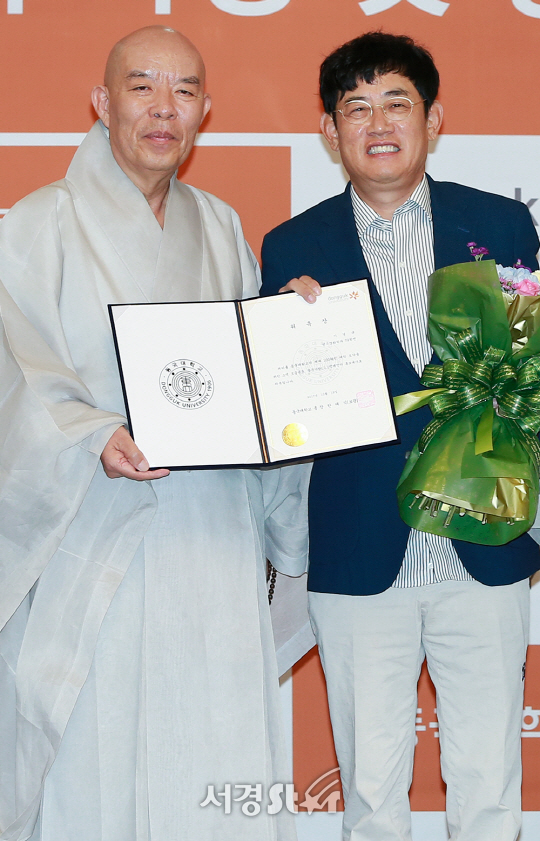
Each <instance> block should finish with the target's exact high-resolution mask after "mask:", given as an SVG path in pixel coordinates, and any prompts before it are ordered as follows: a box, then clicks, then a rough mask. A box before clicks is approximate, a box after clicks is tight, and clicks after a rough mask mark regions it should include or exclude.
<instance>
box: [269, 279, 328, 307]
mask: <svg viewBox="0 0 540 841" xmlns="http://www.w3.org/2000/svg"><path fill="white" fill-rule="evenodd" d="M279 291H280V292H297V293H298V294H299V295H301V296H302V298H303V299H304V301H307V302H308V304H314V303H315V301H316V300H317V298H318V297H319V295H320V294H321V292H322V289H321V285H320V283H317V281H316V280H314V279H313V278H312V277H309V275H307V274H303V275H302V276H301V277H293V279H292V280H289V282H288V284H287V285H286V286H282V287H281V289H280V290H279Z"/></svg>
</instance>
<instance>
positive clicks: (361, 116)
mask: <svg viewBox="0 0 540 841" xmlns="http://www.w3.org/2000/svg"><path fill="white" fill-rule="evenodd" d="M413 105H414V103H412V102H411V100H410V99H405V97H396V98H395V99H389V100H388V101H387V102H385V103H384V104H383V105H375V106H374V107H375V108H382V110H383V111H384V114H385V117H386V119H387V120H394V121H397V120H403V119H406V118H407V117H408V116H410V114H411V111H412V109H413ZM341 113H342V114H343V116H344V118H345V119H346V120H348V121H349V122H350V123H365V122H366V121H367V120H369V119H371V115H372V113H373V110H372V107H371V105H370V104H369V103H368V102H363V101H362V100H357V101H356V102H354V101H353V102H348V103H347V104H346V105H344V106H343V108H342V109H341Z"/></svg>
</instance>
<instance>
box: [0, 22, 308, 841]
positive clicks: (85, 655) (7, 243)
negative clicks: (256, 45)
mask: <svg viewBox="0 0 540 841" xmlns="http://www.w3.org/2000/svg"><path fill="white" fill-rule="evenodd" d="M92 101H93V103H94V107H95V109H96V111H97V114H98V116H99V118H100V119H99V121H98V122H96V124H95V125H94V126H93V128H92V129H91V131H90V132H89V134H88V135H87V137H86V138H85V140H84V141H83V143H82V145H81V147H80V148H79V150H78V151H77V152H76V154H75V157H74V158H73V161H72V163H71V165H70V167H69V169H68V172H67V175H66V178H65V179H63V180H62V181H58V182H56V183H54V184H51V185H49V186H48V187H44V188H42V189H41V190H38V191H37V192H35V193H33V194H31V195H30V196H28V197H26V198H25V199H23V200H22V201H21V202H19V203H18V204H17V205H16V206H15V207H13V208H12V210H11V211H10V212H9V214H8V215H7V217H6V218H5V219H4V220H3V222H2V223H1V225H0V279H1V280H2V283H3V285H2V286H0V309H1V312H2V316H3V325H4V331H5V335H4V341H3V344H2V345H1V354H2V355H1V357H0V362H1V373H2V382H3V388H2V395H3V399H2V403H1V405H0V430H1V435H2V447H1V451H2V459H3V461H2V467H1V471H0V520H1V522H2V533H1V536H0V563H1V564H2V568H1V578H0V592H1V596H0V608H1V614H0V625H1V626H3V631H2V632H1V634H0V693H1V694H0V709H1V711H2V714H1V717H0V838H1V839H2V841H24V839H29V838H31V839H32V841H150V839H151V841H242V839H246V841H247V840H248V839H249V841H252V839H257V841H277V840H278V839H279V841H291V839H294V838H295V834H294V825H293V816H292V815H291V814H290V813H289V812H288V811H287V810H286V809H282V810H281V811H278V813H277V814H276V815H270V814H269V813H268V809H267V804H268V794H269V788H270V786H271V785H272V784H273V783H274V782H278V783H286V782H287V770H286V766H285V765H284V762H283V750H282V736H281V731H280V726H279V700H278V684H277V671H276V664H275V657H274V653H273V643H272V636H271V628H270V623H269V611H268V602H267V596H266V587H265V584H266V582H265V568H264V558H265V555H268V556H269V557H270V559H271V560H272V562H273V563H274V565H276V566H277V567H279V568H282V569H285V571H289V572H291V571H295V570H296V571H297V572H301V571H302V569H303V566H304V563H305V555H306V528H305V521H304V499H305V485H306V481H307V476H306V472H305V471H304V470H303V469H302V468H300V469H298V468H294V467H293V468H285V469H282V470H268V471H257V470H201V471H197V470H195V471H176V472H173V473H171V474H169V473H168V471H167V470H157V471H149V470H148V462H147V461H146V459H145V457H144V453H142V452H141V451H140V450H139V449H138V448H137V446H136V445H135V444H134V442H133V441H132V439H131V438H130V436H129V434H128V432H127V430H126V428H125V425H126V418H125V416H124V405H123V401H122V393H121V387H120V381H119V377H118V373H117V366H116V359H115V352H114V347H113V342H112V337H111V331H110V327H109V323H108V316H107V304H109V303H122V302H137V301H140V302H148V301H178V300H181V301H204V300H218V299H232V298H242V297H247V296H253V295H256V294H257V290H258V284H259V274H258V268H257V265H256V262H255V259H254V257H253V254H252V253H251V251H250V249H249V247H248V245H247V244H246V242H245V240H244V237H243V234H242V229H241V226H240V222H239V220H238V217H237V216H236V214H235V213H234V211H233V210H232V209H231V208H230V207H229V206H228V205H226V204H224V203H223V202H222V201H220V200H218V199H216V198H215V197H214V196H211V195H209V194H207V193H204V192H201V191H200V190H196V189H194V188H192V187H188V186H186V185H183V184H181V183H180V182H178V181H177V179H176V171H177V168H178V166H179V165H180V164H181V163H182V162H183V161H184V160H185V159H186V158H187V156H188V155H189V153H190V151H191V149H192V147H193V143H194V140H195V135H196V132H197V130H198V129H199V126H200V124H201V122H202V121H203V119H204V117H205V115H206V113H207V111H208V109H209V107H210V98H209V96H208V94H206V93H205V91H204V65H203V62H202V59H201V56H200V55H199V53H198V52H197V50H196V49H195V47H194V46H193V45H192V44H191V43H190V42H189V41H188V40H187V39H186V38H184V37H183V36H182V35H181V34H179V33H178V32H175V31H173V30H171V29H168V28H163V27H157V26H156V27H147V28H145V29H142V30H139V31H137V32H134V33H133V34H131V35H129V36H128V37H126V38H124V39H123V40H122V41H120V42H119V43H118V44H117V45H116V46H115V47H114V49H113V51H112V53H111V55H110V58H109V61H108V63H107V69H106V75H105V83H104V84H103V85H98V86H97V87H96V88H95V89H94V91H93V94H92ZM141 342H148V343H151V342H152V335H151V334H146V335H141ZM216 434H219V430H216ZM258 784H261V788H260V789H257V788H256V786H257V785H258ZM209 786H213V789H210V790H209ZM235 786H236V787H235ZM250 786H253V789H250V788H249V787H250ZM246 787H248V788H247V790H246ZM229 796H230V798H232V801H231V802H228V801H229ZM234 798H236V799H234ZM241 798H243V799H241ZM259 801H260V803H259ZM200 804H205V805H200ZM246 804H247V805H249V809H248V810H247V814H246V812H243V811H242V806H246ZM257 806H260V812H259V813H258V814H253V812H257V808H256V807H257ZM250 812H251V813H252V814H251V815H250Z"/></svg>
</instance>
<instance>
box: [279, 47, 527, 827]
mask: <svg viewBox="0 0 540 841" xmlns="http://www.w3.org/2000/svg"><path fill="white" fill-rule="evenodd" d="M438 87H439V75H438V72H437V69H436V67H435V65H434V63H433V60H432V58H431V56H430V55H429V53H427V52H426V50H424V49H423V48H421V47H419V46H418V45H416V44H414V42H413V41H411V40H410V39H409V38H406V37H404V36H395V35H390V34H386V33H382V32H373V33H368V34H366V35H363V36H362V37H360V38H356V39H355V40H353V41H350V42H349V43H347V44H345V45H343V46H342V47H340V48H339V49H337V50H336V51H335V52H334V53H332V55H330V56H329V57H328V58H327V59H326V60H325V61H324V62H323V64H322V67H321V75H320V92H321V97H322V101H323V105H324V111H325V113H324V115H323V117H322V120H321V129H322V132H323V134H324V136H325V137H326V139H327V141H328V143H329V145H330V147H331V148H332V149H333V150H334V151H337V152H339V153H340V155H341V159H342V161H343V165H344V167H345V169H346V170H347V173H348V175H349V177H350V184H349V185H348V186H347V189H346V190H345V193H344V194H343V195H341V196H336V197H335V198H332V199H329V200H328V201H325V202H323V203H322V204H320V205H317V206H316V207H314V208H311V209H310V210H308V211H307V212H305V213H303V214H301V215H300V216H297V217H296V218H294V219H291V220H290V221H288V222H286V223H285V224H284V225H282V226H280V227H279V228H277V229H276V230H274V231H272V232H271V233H270V234H268V236H267V237H266V239H265V243H264V247H263V290H264V291H265V293H266V294H273V293H276V292H278V291H283V290H284V289H294V290H296V291H297V292H299V293H300V294H302V295H303V296H304V297H305V298H306V300H309V301H311V302H315V306H316V298H317V295H318V294H319V293H320V285H319V284H322V285H327V284H332V283H339V282H343V281H349V280H354V279H357V278H363V277H368V278H369V283H370V289H371V294H372V298H373V304H374V308H375V311H376V314H377V319H378V323H379V329H380V336H381V342H382V348H383V353H384V356H385V361H386V368H387V372H388V379H389V384H390V388H391V391H392V393H393V394H394V395H397V394H403V393H405V392H410V391H418V390H420V389H421V388H422V386H421V384H420V380H419V375H420V373H421V372H422V370H423V367H424V365H425V364H426V363H428V362H429V360H430V358H431V356H432V349H431V347H430V345H429V342H428V339H427V335H426V325H427V279H428V277H429V275H430V274H431V273H432V272H433V271H434V270H435V269H438V268H440V267H442V266H447V265H450V264H452V263H460V262H465V261H467V260H469V259H470V253H469V248H468V243H469V242H470V241H475V242H477V243H478V244H479V245H482V246H484V247H486V248H488V249H489V253H490V256H491V257H493V258H495V259H496V260H497V262H499V263H502V264H503V265H507V266H508V265H512V264H514V263H515V262H516V261H517V260H518V259H521V260H522V262H523V263H524V264H526V265H528V266H531V267H534V268H536V267H537V262H536V252H537V249H538V237H537V235H536V232H535V229H534V226H533V223H532V220H531V217H530V214H529V212H528V210H527V208H526V207H525V206H524V205H522V204H519V203H518V202H515V201H511V200H509V199H506V198H502V197H501V196H496V195H491V194H489V193H482V192H479V191H478V190H472V189H469V188H467V187H463V186H460V185H458V184H451V183H437V182H435V181H433V180H432V179H430V178H429V177H428V176H426V174H425V164H426V157H427V152H428V143H429V141H430V140H434V139H435V137H436V136H437V133H438V131H439V129H440V126H441V121H442V106H441V104H440V103H439V102H438V101H437V99H436V97H437V92H438ZM314 278H315V279H316V280H314ZM317 281H318V282H317ZM429 419H430V412H429V409H427V408H423V409H421V410H419V411H416V412H412V413H411V414H408V415H404V416H402V417H400V418H398V428H399V434H400V439H401V440H400V443H399V444H396V445H392V446H387V447H380V448H378V449H372V450H366V451H363V452H359V453H350V454H347V455H342V456H336V457H334V458H325V459H321V460H318V461H315V464H314V466H313V473H312V480H311V487H310V500H309V508H310V568H309V578H308V589H309V590H310V593H309V605H310V615H311V620H312V624H313V627H314V630H315V634H316V637H317V642H318V644H319V649H320V653H321V658H322V662H323V666H324V670H325V674H326V682H327V687H328V698H329V704H330V713H331V718H332V727H333V732H334V740H335V744H336V750H337V756H338V760H339V765H340V770H341V778H342V782H343V790H344V794H345V801H346V805H345V816H344V830H343V838H344V839H346V841H349V839H350V841H410V839H411V821H410V809H409V802H408V790H409V787H410V784H411V779H412V768H413V755H414V744H415V718H416V708H417V682H418V677H419V673H420V668H421V666H422V662H423V661H424V659H427V664H428V668H429V671H430V674H431V676H432V678H433V681H434V683H435V686H436V689H437V712H438V719H439V729H440V746H441V766H442V772H443V776H444V778H445V780H446V783H447V817H448V825H449V829H450V837H451V839H452V841H494V839H495V838H496V839H497V841H515V839H516V838H517V836H518V834H519V828H520V823H521V811H520V784H521V760H520V741H521V740H520V734H521V721H522V707H523V682H522V677H523V671H524V669H523V667H524V660H525V652H526V647H527V635H528V610H529V581H528V577H529V576H530V575H531V574H532V573H533V572H535V571H536V569H538V567H539V566H540V562H539V555H538V547H537V545H536V544H535V543H534V542H533V540H532V539H531V538H530V537H529V536H528V535H524V536H523V537H520V538H518V539H517V540H514V541H512V542H511V543H509V544H507V545H505V546H498V547H487V546H479V545H475V544H472V543H464V542H462V541H453V542H452V541H450V540H448V539H446V538H442V537H436V536H434V535H430V534H426V533H423V532H419V531H415V530H411V529H409V528H408V527H407V526H406V525H405V523H404V522H403V521H402V520H401V519H400V517H399V513H398V506H397V498H396V486H397V483H398V480H399V477H400V475H401V472H402V470H403V466H404V464H405V461H406V459H407V457H408V455H409V453H410V451H411V450H412V448H413V446H414V444H415V442H416V441H417V440H418V437H419V436H420V433H421V432H422V429H423V428H424V426H425V425H426V424H427V422H428V421H429Z"/></svg>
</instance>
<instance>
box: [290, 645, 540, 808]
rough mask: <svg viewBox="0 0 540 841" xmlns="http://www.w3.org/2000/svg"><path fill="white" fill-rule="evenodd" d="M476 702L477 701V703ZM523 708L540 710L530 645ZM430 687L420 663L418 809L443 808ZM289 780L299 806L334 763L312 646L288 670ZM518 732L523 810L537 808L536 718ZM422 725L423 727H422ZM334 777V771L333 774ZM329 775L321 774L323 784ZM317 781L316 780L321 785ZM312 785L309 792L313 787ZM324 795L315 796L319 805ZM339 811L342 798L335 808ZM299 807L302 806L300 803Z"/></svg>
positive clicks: (537, 664) (539, 682) (538, 677)
mask: <svg viewBox="0 0 540 841" xmlns="http://www.w3.org/2000/svg"><path fill="white" fill-rule="evenodd" d="M480 703H481V702H480ZM525 706H526V707H527V706H528V707H530V708H531V710H533V711H536V712H537V713H540V646H539V645H532V646H530V648H529V654H528V657H527V680H526V684H525ZM435 707H436V703H435V690H434V688H433V684H432V683H431V680H430V678H429V676H428V673H427V669H426V667H425V665H424V667H423V669H422V674H421V676H420V683H419V687H418V708H419V710H421V712H419V714H418V716H417V737H418V744H417V746H416V755H415V765H414V778H413V784H412V788H411V807H412V809H413V810H414V811H418V812H424V811H425V812H437V811H444V808H445V787H444V783H443V781H442V779H441V776H440V770H439V739H438V726H437V717H436V714H435ZM293 718H294V783H295V790H296V791H297V792H298V795H299V798H298V802H299V803H300V804H301V803H302V802H303V801H304V798H305V792H306V791H307V790H308V789H309V787H310V786H311V785H312V783H314V782H315V781H316V780H317V779H318V778H319V777H321V776H322V775H323V774H326V773H327V772H328V771H330V770H331V769H333V768H335V767H336V766H337V759H336V754H335V751H334V746H333V743H332V733H331V727H330V715H329V713H328V704H327V701H326V691H325V682H324V674H323V671H322V667H321V663H320V660H319V656H318V654H317V651H316V649H312V650H311V651H310V652H309V653H308V654H306V656H305V657H304V658H303V660H301V661H300V663H298V664H297V665H296V666H295V667H294V669H293ZM526 721H529V722H530V724H531V725H532V724H535V725H536V726H535V727H534V728H533V729H532V730H525V731H524V732H526V733H527V732H528V733H531V734H533V735H531V736H528V737H526V738H523V739H522V745H523V778H524V782H523V808H524V809H525V810H528V811H538V810H540V722H538V721H536V718H534V719H533V718H532V717H531V716H529V717H528V718H527V719H526ZM422 728H425V729H422ZM334 776H335V775H334ZM331 779H333V777H332V776H329V777H328V778H327V781H328V782H329V781H330V780H331ZM321 785H322V784H321ZM318 790H319V787H316V789H315V791H318ZM323 800H324V797H323V798H321V800H320V802H321V803H322V802H323ZM342 809H343V799H342V798H341V799H340V800H339V803H338V811H341V810H342ZM300 811H306V808H305V807H304V808H302V807H300Z"/></svg>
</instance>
